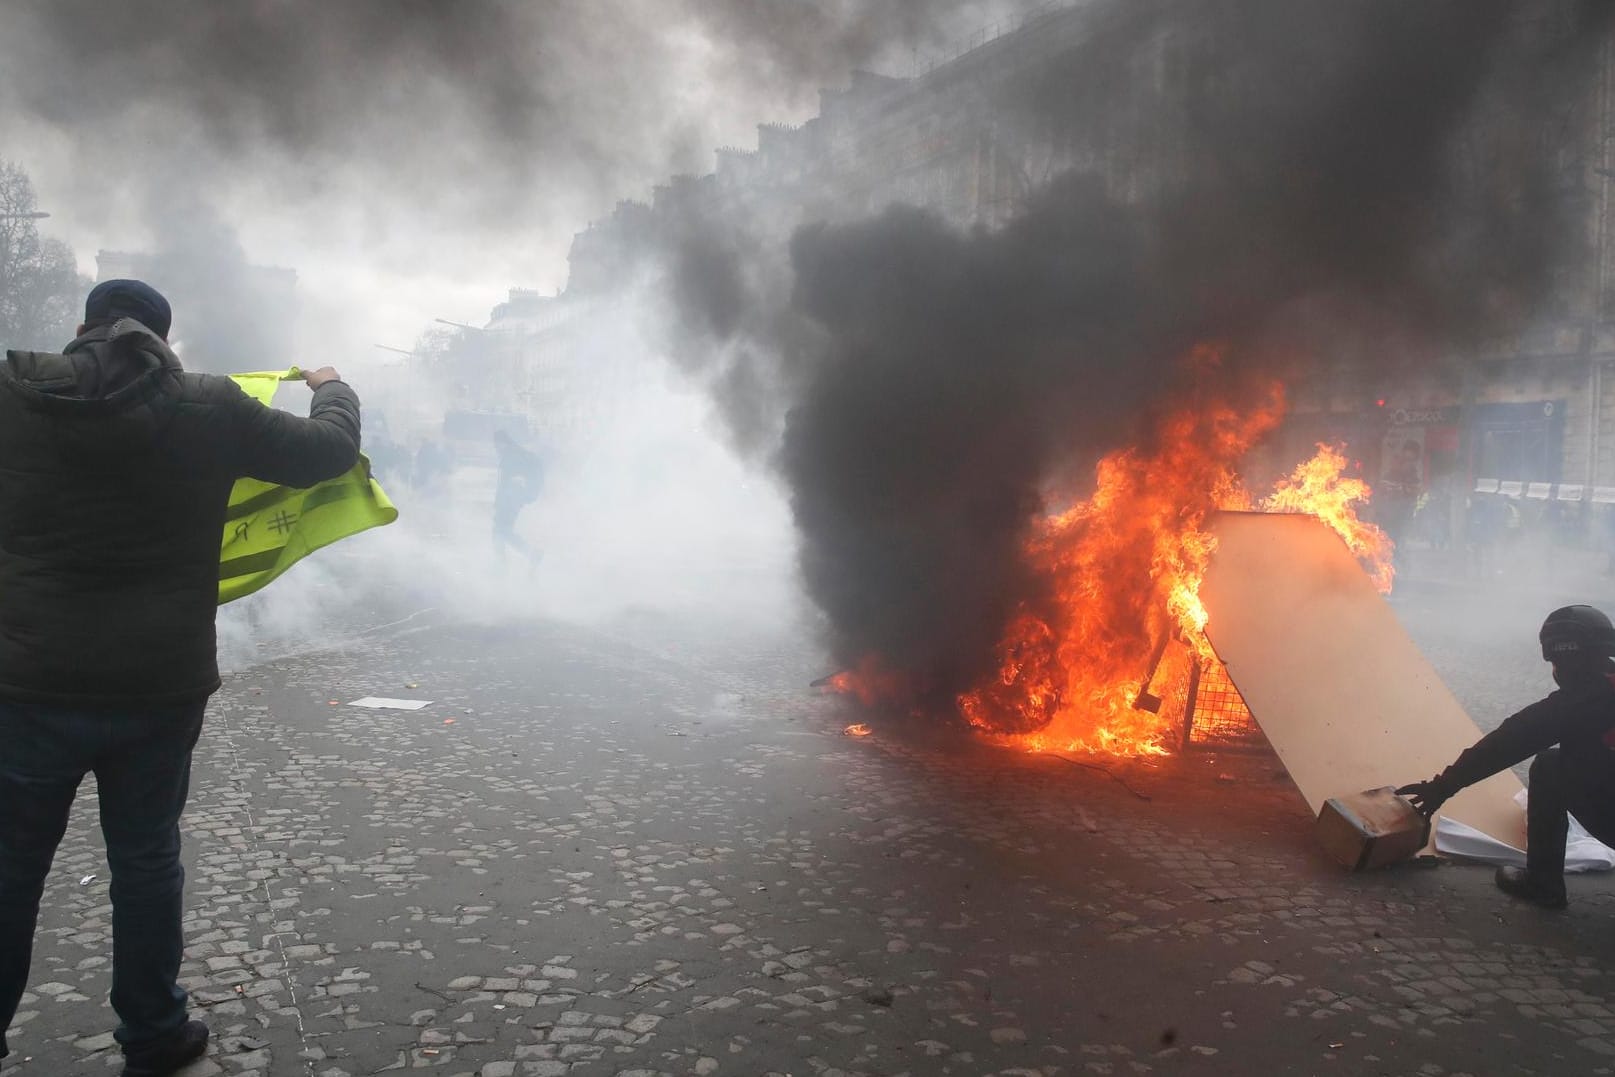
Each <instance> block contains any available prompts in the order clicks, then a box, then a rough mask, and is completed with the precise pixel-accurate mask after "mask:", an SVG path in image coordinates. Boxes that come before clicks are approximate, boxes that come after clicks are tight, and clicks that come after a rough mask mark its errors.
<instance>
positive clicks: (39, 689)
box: [0, 318, 359, 709]
mask: <svg viewBox="0 0 1615 1077" xmlns="http://www.w3.org/2000/svg"><path fill="white" fill-rule="evenodd" d="M358 452H359V399H358V397H357V396H355V395H354V393H353V390H352V389H350V388H348V387H347V386H346V385H344V384H342V383H340V382H327V383H326V384H324V385H322V386H320V388H319V389H318V390H316V391H315V393H314V401H313V405H312V407H311V409H310V412H309V417H308V418H306V419H304V418H300V417H298V416H295V415H292V414H290V413H288V412H284V411H277V410H274V409H272V408H266V407H264V406H263V405H262V404H259V403H258V402H257V401H255V400H253V399H251V398H250V397H248V396H247V395H246V393H244V392H242V391H241V389H240V388H239V387H238V386H236V384H235V383H234V382H232V381H230V380H229V379H228V378H222V377H216V376H213V375H209V374H194V373H188V372H187V371H185V370H184V369H182V368H181V366H180V363H179V359H178V358H177V357H176V356H175V355H174V353H173V352H172V351H171V350H170V349H169V347H168V345H167V343H165V342H164V341H163V340H162V338H161V337H158V336H157V335H156V334H154V333H152V332H151V331H150V330H148V329H147V328H146V327H145V326H143V325H141V324H140V323H139V322H136V321H134V320H132V319H127V318H126V319H124V320H122V321H119V322H117V323H115V324H113V325H110V326H103V327H101V328H97V329H93V330H91V331H89V332H87V333H85V334H84V335H83V336H81V337H79V338H78V339H77V340H75V341H74V342H73V343H72V344H71V345H69V346H68V348H67V350H66V352H65V353H64V354H61V355H53V354H47V353H43V352H16V351H12V352H7V353H6V362H5V364H4V365H3V366H0V697H3V698H7V699H13V700H23V701H37V702H51V703H60V704H64V705H71V706H80V707H83V706H89V707H98V708H109V709H115V708H119V707H129V708H136V707H141V706H151V705H165V704H171V703H183V702H188V701H194V700H199V699H203V698H205V697H206V696H208V695H210V694H211V693H213V692H214V691H216V690H217V689H218V687H219V670H218V661H217V657H216V651H215V638H214V626H213V620H214V615H215V613H216V610H217V604H218V593H219V543H220V536H221V535H222V534H223V531H224V516H225V504H226V501H227V500H228V498H229V494H230V488H231V486H232V485H233V484H234V482H235V480H236V479H238V478H240V477H243V476H251V477H253V478H257V479H263V480H265V481H267V482H275V483H281V484H285V485H289V486H312V485H314V484H315V483H318V482H322V481H324V480H326V479H329V478H334V477H335V476H337V475H340V474H342V473H343V472H344V471H347V470H348V469H349V468H351V467H352V466H353V464H354V462H355V460H356V459H357V457H358Z"/></svg>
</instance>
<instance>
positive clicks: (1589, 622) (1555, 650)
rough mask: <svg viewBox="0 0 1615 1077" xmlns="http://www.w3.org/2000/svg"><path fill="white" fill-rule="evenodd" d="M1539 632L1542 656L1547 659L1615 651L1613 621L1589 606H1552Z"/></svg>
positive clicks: (1586, 657)
mask: <svg viewBox="0 0 1615 1077" xmlns="http://www.w3.org/2000/svg"><path fill="white" fill-rule="evenodd" d="M1539 635H1540V638H1541V640H1542V657H1543V658H1545V659H1547V660H1548V661H1549V662H1559V661H1563V660H1564V659H1567V658H1570V659H1583V660H1585V659H1589V658H1608V657H1610V656H1611V655H1615V624H1611V623H1610V620H1609V618H1608V617H1606V616H1604V614H1603V612H1602V611H1600V610H1596V609H1594V608H1593V607H1591V606H1564V607H1562V608H1560V609H1556V610H1554V611H1553V612H1552V613H1550V614H1548V619H1547V620H1546V621H1543V622H1542V631H1541V633H1540V634H1539Z"/></svg>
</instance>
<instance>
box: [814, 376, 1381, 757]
mask: <svg viewBox="0 0 1615 1077" xmlns="http://www.w3.org/2000/svg"><path fill="white" fill-rule="evenodd" d="M1220 360H1221V355H1220V353H1219V352H1217V351H1216V350H1215V349H1210V348H1199V349H1196V350H1195V353H1194V354H1193V355H1191V356H1190V357H1189V360H1188V363H1187V364H1186V366H1187V369H1188V372H1189V373H1190V374H1191V375H1192V376H1194V377H1195V378H1196V380H1197V381H1199V382H1202V383H1203V380H1204V379H1206V378H1208V377H1214V376H1216V375H1217V374H1218V367H1219V366H1220ZM1260 396H1261V399H1260V401H1259V403H1258V405H1257V406H1256V407H1235V406H1234V405H1232V404H1230V403H1227V401H1226V400H1222V399H1219V400H1217V401H1215V402H1212V403H1207V402H1205V401H1204V400H1201V401H1197V402H1196V403H1195V404H1193V405H1191V406H1186V407H1183V408H1182V409H1180V410H1178V411H1176V412H1173V413H1171V414H1168V415H1166V416H1164V417H1162V418H1161V419H1160V420H1159V421H1158V422H1157V424H1156V428H1155V431H1154V434H1153V436H1152V437H1151V438H1150V439H1149V441H1148V445H1147V447H1139V448H1132V449H1127V450H1124V451H1120V452H1115V453H1112V454H1110V455H1109V456H1106V457H1105V458H1104V459H1102V460H1101V461H1100V462H1099V464H1098V466H1097V467H1096V469H1095V479H1096V484H1095V489H1094V491H1093V493H1092V494H1091V495H1090V496H1088V497H1087V498H1086V499H1084V500H1081V501H1078V502H1076V503H1075V504H1073V505H1072V506H1071V507H1070V508H1068V509H1066V510H1065V511H1063V512H1059V513H1056V514H1054V515H1051V516H1049V517H1047V518H1045V519H1043V520H1040V521H1039V522H1038V523H1037V524H1036V525H1035V527H1034V529H1033V532H1032V535H1031V537H1030V539H1029V540H1028V542H1027V544H1026V547H1025V550H1024V554H1023V555H1024V557H1025V558H1026V560H1027V562H1028V564H1029V566H1030V567H1031V568H1032V569H1033V571H1034V575H1035V576H1036V578H1038V579H1040V580H1042V581H1044V583H1045V587H1044V590H1043V593H1042V594H1041V595H1040V596H1039V597H1037V598H1036V599H1033V600H1030V601H1027V602H1025V603H1023V604H1022V605H1021V607H1020V608H1019V609H1018V610H1017V611H1016V612H1015V614H1014V615H1013V616H1012V617H1011V618H1010V621H1009V623H1008V624H1007V625H1006V627H1005V629H1004V632H1003V634H1002V636H1001V638H1000V641H999V644H998V647H997V665H996V668H995V670H994V672H993V674H992V675H991V676H989V677H987V678H985V679H984V680H983V681H982V682H981V683H979V684H977V685H976V686H974V687H973V688H971V689H970V690H969V691H966V692H964V693H962V694H961V695H960V696H959V697H958V699H957V705H958V708H959V712H960V714H961V715H963V717H964V718H965V720H966V721H968V722H969V723H970V724H971V725H972V726H974V727H976V728H977V729H978V730H980V731H982V732H983V733H984V734H987V735H989V736H992V737H994V738H995V739H999V740H1001V741H1002V742H1004V743H1007V744H1010V745H1013V746H1016V747H1020V748H1024V749H1026V750H1029V751H1051V750H1052V751H1094V752H1105V753H1110V754H1115V755H1157V754H1161V753H1164V752H1165V751H1166V750H1167V746H1168V745H1169V744H1172V743H1174V742H1175V740H1176V737H1177V735H1178V730H1179V729H1180V728H1181V726H1180V723H1181V720H1182V715H1181V713H1179V714H1176V715H1174V714H1172V713H1170V709H1169V708H1166V707H1164V706H1162V705H1161V704H1162V701H1163V700H1165V699H1169V698H1172V697H1174V696H1178V697H1181V696H1182V695H1183V694H1184V693H1183V691H1182V690H1183V688H1184V686H1185V685H1186V683H1187V681H1188V678H1189V674H1190V667H1191V666H1192V664H1193V663H1194V662H1195V661H1196V660H1197V659H1198V660H1201V661H1208V662H1215V661H1216V660H1217V659H1216V656H1215V655H1214V654H1213V652H1212V650H1211V645H1210V644H1209V643H1208V642H1207V640H1206V637H1205V627H1206V623H1207V613H1206V609H1205V606H1204V605H1203V604H1202V603H1201V601H1200V583H1201V580H1202V578H1203V577H1204V575H1205V571H1206V566H1207V565H1208V564H1209V562H1210V560H1211V556H1212V554H1213V553H1214V552H1215V549H1216V541H1215V539H1214V538H1213V537H1212V536H1211V534H1210V532H1209V530H1208V526H1209V520H1210V517H1211V515H1212V514H1213V513H1214V512H1216V511H1218V510H1219V509H1250V508H1252V507H1253V499H1252V498H1251V496H1250V495H1249V494H1248V492H1247V491H1246V489H1245V487H1244V486H1243V485H1242V484H1241V482H1240V479H1239V477H1238V467H1239V465H1240V463H1241V462H1242V461H1243V460H1244V458H1245V456H1246V454H1247V453H1249V452H1250V450H1251V449H1252V448H1253V447H1254V446H1255V445H1256V444H1257V443H1258V442H1259V441H1260V440H1261V439H1262V438H1263V437H1264V436H1266V435H1267V434H1268V433H1270V432H1271V431H1272V430H1273V429H1274V428H1275V427H1276V426H1277V425H1278V423H1279V421H1280V419H1281V418H1282V416H1283V412H1284V398H1283V392H1282V390H1281V387H1280V386H1279V385H1278V384H1277V383H1273V384H1270V385H1268V386H1266V387H1265V389H1263V390H1262V391H1261V393H1260ZM1345 467H1346V460H1345V457H1344V456H1343V455H1342V454H1341V453H1340V452H1339V451H1337V450H1335V449H1332V448H1330V447H1328V446H1324V445H1320V446H1319V447H1318V454H1317V455H1316V456H1315V457H1313V458H1312V459H1311V460H1309V461H1307V462H1306V463H1304V464H1302V465H1301V466H1300V467H1298V468H1297V469H1296V470H1295V472H1294V473H1293V474H1292V475H1291V476H1290V477H1289V478H1287V479H1285V480H1282V481H1280V482H1279V483H1278V484H1277V485H1276V486H1275V488H1274V491H1273V493H1272V494H1271V495H1270V496H1268V497H1267V498H1265V499H1263V500H1262V502H1261V505H1260V507H1261V509H1262V510H1263V511H1267V512H1300V513H1308V514H1312V515H1316V516H1318V517H1319V518H1320V519H1322V520H1323V521H1324V522H1325V523H1328V524H1329V525H1330V526H1331V527H1333V528H1334V529H1335V530H1336V531H1337V532H1339V533H1340V535H1341V537H1342V538H1343V539H1344V540H1345V541H1346V543H1347V545H1348V547H1350V549H1351V550H1352V551H1353V552H1354V553H1355V554H1357V555H1358V557H1359V558H1361V559H1363V560H1364V562H1365V564H1366V567H1367V568H1368V570H1369V571H1370V573H1371V575H1372V576H1373V577H1374V579H1375V582H1376V583H1377V584H1378V585H1379V586H1380V589H1381V590H1382V591H1388V590H1389V589H1390V585H1391V578H1392V573H1391V565H1390V554H1391V543H1390V540H1389V539H1388V538H1387V537H1386V536H1385V535H1384V533H1383V532H1381V531H1380V530H1379V529H1378V528H1376V527H1374V526H1372V525H1371V524H1367V523H1364V522H1363V521H1361V520H1359V519H1358V518H1357V516H1356V513H1355V512H1354V506H1355V505H1357V504H1359V503H1361V502H1364V501H1366V500H1367V498H1368V495H1369V489H1368V486H1367V484H1366V483H1364V482H1362V481H1361V480H1358V479H1351V478H1347V477H1345V476H1344V474H1343V472H1344V470H1345ZM1174 641H1175V642H1176V644H1177V645H1176V646H1171V645H1170V644H1172V643H1173V642H1174ZM1152 664H1153V668H1152ZM905 684H906V682H905V680H904V678H903V677H902V675H901V674H898V673H894V672H892V671H891V670H889V669H887V668H885V667H884V666H883V665H882V664H881V663H880V662H879V661H878V660H876V659H867V660H866V661H865V662H864V663H862V664H861V665H860V667H859V669H858V670H857V671H856V672H852V673H842V674H838V675H837V676H836V677H835V678H832V680H831V682H830V686H831V687H832V688H833V689H834V690H836V691H841V692H847V693H851V694H854V695H856V696H858V698H859V699H860V700H861V701H862V702H864V703H865V704H866V705H867V704H871V703H875V702H888V703H889V702H892V701H894V700H898V699H901V698H902V694H903V691H904V687H905ZM1150 697H1157V698H1155V699H1151V698H1150Z"/></svg>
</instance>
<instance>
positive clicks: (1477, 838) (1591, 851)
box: [1436, 789, 1615, 873]
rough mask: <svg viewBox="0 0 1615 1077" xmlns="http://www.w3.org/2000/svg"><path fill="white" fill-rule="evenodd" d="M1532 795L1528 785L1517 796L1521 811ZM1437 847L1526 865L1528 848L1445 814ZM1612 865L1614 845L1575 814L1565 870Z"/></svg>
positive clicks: (1468, 857) (1438, 824)
mask: <svg viewBox="0 0 1615 1077" xmlns="http://www.w3.org/2000/svg"><path fill="white" fill-rule="evenodd" d="M1529 795H1530V790H1529V789H1522V790H1520V791H1519V793H1517V794H1516V795H1515V797H1514V800H1515V802H1516V803H1517V804H1519V806H1520V811H1521V812H1522V813H1523V812H1524V811H1525V805H1526V804H1527V802H1528V801H1527V797H1528V796H1529ZM1436 851H1437V852H1442V853H1446V854H1447V855H1448V856H1461V857H1463V858H1464V859H1465V860H1479V861H1482V862H1483V863H1487V864H1499V865H1505V866H1508V867H1516V868H1523V867H1525V850H1523V849H1516V848H1515V847H1514V846H1512V845H1509V844H1508V843H1507V842H1501V841H1498V840H1497V839H1496V838H1493V837H1488V836H1487V835H1485V834H1482V833H1481V832H1480V831H1478V830H1476V829H1475V828H1474V827H1472V826H1465V825H1464V824H1463V823H1460V822H1458V820H1456V819H1448V818H1447V817H1446V816H1442V817H1441V818H1440V819H1438V820H1436ZM1612 869H1615V849H1611V848H1610V847H1609V846H1607V845H1605V844H1604V843H1603V842H1601V841H1599V840H1598V839H1597V838H1595V837H1593V836H1592V835H1591V834H1589V833H1587V830H1586V828H1584V827H1583V826H1582V825H1581V824H1580V823H1578V822H1576V817H1575V816H1573V815H1572V816H1571V817H1570V835H1569V837H1568V838H1567V839H1566V840H1565V871H1566V872H1571V873H1577V872H1584V871H1610V870H1612Z"/></svg>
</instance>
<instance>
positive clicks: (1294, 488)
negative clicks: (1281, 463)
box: [1262, 445, 1396, 594]
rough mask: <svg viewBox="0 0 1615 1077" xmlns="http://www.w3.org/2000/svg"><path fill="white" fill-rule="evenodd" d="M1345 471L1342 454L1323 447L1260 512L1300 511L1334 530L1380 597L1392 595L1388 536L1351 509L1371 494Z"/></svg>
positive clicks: (1392, 570) (1280, 485)
mask: <svg viewBox="0 0 1615 1077" xmlns="http://www.w3.org/2000/svg"><path fill="white" fill-rule="evenodd" d="M1345 470H1346V456H1345V454H1344V453H1342V452H1341V451H1340V450H1339V449H1336V448H1332V447H1331V446H1328V445H1319V446H1318V455H1316V456H1314V457H1313V458H1312V459H1311V460H1308V461H1307V462H1306V463H1304V464H1302V465H1300V466H1299V467H1297V468H1296V469H1295V471H1294V472H1292V473H1291V475H1290V477H1289V478H1288V479H1282V480H1280V481H1279V482H1278V484H1277V485H1275V486H1274V487H1273V493H1272V494H1270V495H1269V496H1268V497H1266V498H1264V499H1263V500H1262V511H1263V512H1302V513H1306V514H1308V515H1310V516H1316V517H1318V519H1320V520H1322V521H1323V522H1324V523H1326V524H1328V525H1329V526H1330V527H1332V528H1334V529H1335V532H1336V533H1337V534H1339V535H1340V537H1341V538H1342V539H1344V540H1345V542H1346V548H1347V549H1349V550H1350V551H1351V552H1352V553H1354V554H1356V555H1357V559H1358V560H1360V561H1362V562H1363V564H1364V567H1365V568H1367V569H1368V572H1369V575H1370V576H1371V577H1372V578H1373V580H1374V586H1376V587H1378V588H1379V591H1380V594H1389V593H1390V591H1391V584H1392V583H1393V582H1394V580H1395V578H1396V570H1395V568H1394V567H1393V566H1392V564H1391V552H1392V544H1391V539H1390V536H1389V535H1387V534H1386V533H1385V532H1383V531H1381V530H1380V529H1379V528H1377V527H1375V526H1374V525H1373V524H1371V523H1366V522H1364V521H1362V520H1359V519H1358V518H1357V513H1356V511H1355V510H1354V509H1353V507H1352V506H1354V505H1356V504H1359V503H1363V502H1366V501H1367V500H1368V498H1369V493H1370V491H1369V489H1368V483H1366V482H1364V481H1363V480H1362V479H1349V478H1346V477H1345V475H1344V472H1345Z"/></svg>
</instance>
